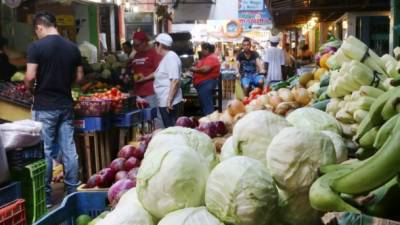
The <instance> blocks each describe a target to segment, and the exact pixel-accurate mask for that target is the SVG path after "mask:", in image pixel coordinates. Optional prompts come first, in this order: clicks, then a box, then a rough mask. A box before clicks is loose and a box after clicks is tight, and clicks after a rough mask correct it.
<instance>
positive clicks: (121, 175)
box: [115, 170, 128, 181]
mask: <svg viewBox="0 0 400 225" xmlns="http://www.w3.org/2000/svg"><path fill="white" fill-rule="evenodd" d="M127 177H128V173H127V172H126V171H123V170H121V171H118V173H117V174H115V181H119V180H122V179H125V178H127Z"/></svg>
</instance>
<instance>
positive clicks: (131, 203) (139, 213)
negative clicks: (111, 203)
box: [96, 188, 155, 225]
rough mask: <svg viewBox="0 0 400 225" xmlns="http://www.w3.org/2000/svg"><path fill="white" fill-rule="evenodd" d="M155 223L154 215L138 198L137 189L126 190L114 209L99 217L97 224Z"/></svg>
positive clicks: (150, 224) (149, 224) (144, 224)
mask: <svg viewBox="0 0 400 225" xmlns="http://www.w3.org/2000/svg"><path fill="white" fill-rule="evenodd" d="M110 224H118V225H133V224H140V225H155V223H154V220H153V217H152V216H151V215H150V213H149V212H147V211H146V210H145V209H144V208H143V206H142V205H141V204H140V202H139V201H138V199H137V194H136V189H135V188H132V189H130V190H129V191H127V192H125V193H124V194H123V195H122V197H121V199H120V201H119V202H118V204H117V206H116V207H115V209H114V210H113V211H111V212H110V213H108V214H107V215H106V216H105V217H104V218H103V219H101V218H98V222H97V223H96V225H110Z"/></svg>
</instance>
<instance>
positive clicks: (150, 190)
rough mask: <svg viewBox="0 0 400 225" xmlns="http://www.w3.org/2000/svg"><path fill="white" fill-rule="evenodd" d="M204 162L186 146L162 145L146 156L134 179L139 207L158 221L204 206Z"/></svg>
mask: <svg viewBox="0 0 400 225" xmlns="http://www.w3.org/2000/svg"><path fill="white" fill-rule="evenodd" d="M208 175H209V169H208V167H207V163H206V162H205V161H204V159H203V158H202V157H201V155H200V154H199V153H198V152H197V151H194V150H193V149H192V148H190V147H188V146H184V145H181V146H177V145H164V146H160V147H159V149H158V150H157V151H152V152H150V153H148V154H147V155H146V156H145V158H144V159H143V161H142V165H141V166H140V169H139V172H138V177H137V183H136V188H137V193H138V197H139V200H140V202H141V203H142V205H143V207H144V208H145V209H147V210H148V211H149V212H150V213H151V214H152V215H153V216H154V217H156V218H157V219H161V218H162V217H164V216H165V215H167V214H168V213H170V212H173V211H175V210H178V209H183V208H187V207H198V206H201V205H204V191H205V186H206V182H207V178H208Z"/></svg>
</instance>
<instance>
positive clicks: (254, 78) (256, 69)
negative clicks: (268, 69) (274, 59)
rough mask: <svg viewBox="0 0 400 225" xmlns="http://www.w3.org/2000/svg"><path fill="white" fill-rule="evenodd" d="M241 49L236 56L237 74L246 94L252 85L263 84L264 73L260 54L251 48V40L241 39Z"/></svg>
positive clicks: (259, 85) (258, 85)
mask: <svg viewBox="0 0 400 225" xmlns="http://www.w3.org/2000/svg"><path fill="white" fill-rule="evenodd" d="M242 48H243V51H242V52H240V53H239V54H238V56H237V59H236V60H237V62H238V69H239V76H240V79H241V83H242V86H243V88H244V91H245V93H246V95H248V94H249V92H250V90H251V88H252V87H260V88H262V87H263V86H264V79H265V77H264V76H263V75H260V74H265V70H264V68H263V66H262V62H261V59H260V56H259V55H258V53H257V52H255V51H252V50H251V41H250V39H248V38H245V39H243V42H242Z"/></svg>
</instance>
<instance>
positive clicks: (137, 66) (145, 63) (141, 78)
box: [132, 31, 162, 128]
mask: <svg viewBox="0 0 400 225" xmlns="http://www.w3.org/2000/svg"><path fill="white" fill-rule="evenodd" d="M132 39H133V47H134V49H135V50H136V54H135V57H134V58H133V60H132V72H133V74H134V79H135V86H134V92H135V94H136V95H137V96H140V97H143V98H144V99H146V100H147V101H148V102H149V104H150V107H158V102H157V97H156V95H155V92H154V87H153V83H154V71H156V69H157V67H158V64H159V63H160V60H161V56H160V55H158V54H157V52H156V51H155V49H154V48H152V47H151V46H150V45H149V43H148V42H149V38H148V36H147V34H146V33H145V32H142V31H139V32H135V33H134V34H133V38H132ZM157 114H158V115H159V113H157ZM157 117H158V118H156V121H155V123H156V127H157V128H162V122H161V119H160V118H161V117H160V116H157Z"/></svg>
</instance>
